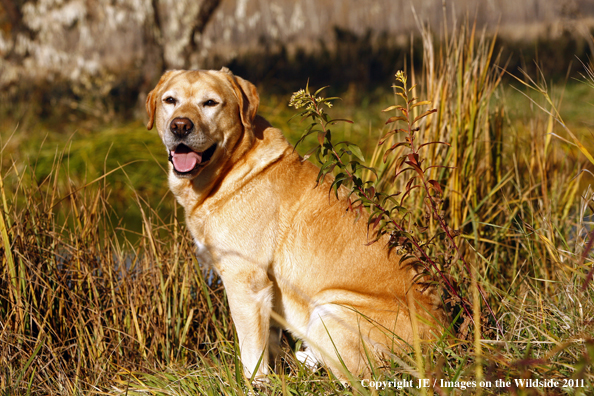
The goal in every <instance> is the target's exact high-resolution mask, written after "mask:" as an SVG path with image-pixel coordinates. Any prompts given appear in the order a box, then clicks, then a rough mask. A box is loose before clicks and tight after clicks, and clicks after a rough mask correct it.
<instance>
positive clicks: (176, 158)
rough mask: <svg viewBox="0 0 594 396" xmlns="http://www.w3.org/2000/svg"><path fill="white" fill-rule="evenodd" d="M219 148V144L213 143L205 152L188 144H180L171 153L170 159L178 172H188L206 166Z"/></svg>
mask: <svg viewBox="0 0 594 396" xmlns="http://www.w3.org/2000/svg"><path fill="white" fill-rule="evenodd" d="M216 148H217V144H216V143H215V144H213V145H212V146H210V147H209V148H208V149H206V150H205V151H203V152H197V151H194V150H192V149H191V148H189V147H188V146H186V145H185V144H180V145H179V146H177V147H176V149H175V150H171V152H170V153H169V161H171V163H172V164H173V168H174V169H175V171H176V172H177V173H180V174H187V173H191V172H192V171H193V170H195V169H197V168H200V167H205V166H206V165H207V164H208V162H209V161H210V159H211V158H212V155H213V154H214V152H215V150H216Z"/></svg>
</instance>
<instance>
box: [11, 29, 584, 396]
mask: <svg viewBox="0 0 594 396" xmlns="http://www.w3.org/2000/svg"><path fill="white" fill-rule="evenodd" d="M494 40H495V39H487V38H485V36H483V35H481V34H479V33H477V32H476V31H475V29H474V28H472V27H464V28H460V29H459V30H456V31H452V32H449V35H447V36H446V41H445V42H444V43H442V44H441V45H437V44H436V43H435V39H434V37H433V36H432V35H431V34H430V33H429V32H427V31H425V32H424V34H423V54H424V55H423V59H424V61H423V64H422V65H420V66H421V67H420V68H418V69H415V68H414V67H411V70H410V71H409V76H410V79H411V80H412V83H413V84H415V83H416V84H417V87H416V88H415V91H413V94H414V96H416V97H419V98H422V99H428V100H430V101H431V102H432V106H433V107H434V108H435V109H436V110H437V112H436V113H435V114H433V115H431V116H428V117H426V118H425V119H424V121H423V122H422V123H421V124H420V127H421V129H420V130H419V132H418V139H419V140H420V141H422V142H433V141H441V142H447V143H448V144H449V145H450V146H449V147H448V146H445V145H428V146H426V148H425V149H424V150H425V151H424V152H423V155H424V156H425V158H427V163H429V164H432V165H441V166H444V167H441V168H432V169H431V170H429V171H428V172H430V175H431V178H433V179H435V180H437V181H438V182H439V183H440V185H441V186H442V187H443V189H444V192H443V199H444V200H443V203H442V205H441V207H440V208H441V211H440V213H441V215H442V216H443V218H444V219H445V220H446V221H447V222H448V224H450V226H451V227H452V228H453V229H456V230H458V231H459V234H458V235H457V237H456V238H457V239H456V241H457V243H458V244H459V245H460V246H463V248H462V249H461V250H459V251H458V252H453V251H451V250H449V249H448V247H447V246H448V245H447V244H445V242H443V241H445V239H444V238H443V237H438V238H436V239H434V241H435V243H434V244H433V245H432V247H431V250H430V253H431V254H432V255H433V256H435V257H448V261H447V262H448V263H449V264H448V265H447V266H444V267H443V270H444V272H445V274H446V276H447V277H448V279H449V280H451V282H452V283H453V284H454V285H455V287H456V289H457V291H458V293H459V294H460V296H461V297H462V298H463V299H465V300H467V301H469V304H470V306H471V307H472V308H473V315H472V318H471V317H469V316H468V315H466V314H464V313H461V312H462V311H461V310H460V305H461V301H460V300H458V299H456V298H455V297H450V301H449V302H448V304H447V306H448V307H450V308H451V309H452V311H451V316H452V322H453V323H454V326H453V327H452V329H451V331H450V337H449V338H444V339H443V340H440V341H438V342H436V343H435V344H432V345H423V346H422V349H423V353H422V356H420V355H421V354H420V353H418V351H419V350H420V349H421V346H418V347H417V348H415V349H416V350H417V352H416V353H414V352H410V353H408V354H404V355H401V356H398V357H394V359H393V360H392V361H388V362H385V367H382V368H378V370H377V371H376V373H377V375H378V376H379V377H380V378H383V379H392V380H402V379H407V380H411V379H414V378H415V375H418V373H419V371H420V370H421V368H422V370H423V372H424V375H425V377H427V378H429V379H431V383H432V384H433V380H435V381H436V382H435V383H436V386H435V387H434V388H433V391H434V392H436V393H438V394H458V393H459V392H461V388H460V386H458V387H448V386H447V384H446V385H445V386H444V385H443V384H442V382H441V381H440V380H442V379H443V380H445V381H449V382H452V383H455V382H456V381H458V382H460V381H472V380H475V381H480V380H481V378H483V379H484V380H485V381H491V382H492V383H493V384H494V382H495V381H496V380H498V379H501V380H506V381H511V383H512V384H511V385H510V387H509V388H504V387H500V388H495V387H494V386H493V387H490V388H488V387H485V388H482V392H483V394H490V393H506V392H515V393H517V394H539V393H547V392H549V391H550V392H551V393H553V392H559V393H560V392H567V393H570V394H580V393H582V394H588V393H591V392H592V390H593V385H592V381H593V380H594V376H593V373H592V367H591V366H592V361H594V341H593V338H594V337H593V333H594V328H593V323H594V319H593V318H594V298H593V297H594V295H593V293H594V284H593V282H591V281H590V280H589V279H588V274H589V273H590V270H591V268H592V264H593V255H592V252H591V250H590V249H589V247H588V243H589V241H590V240H591V238H592V231H591V230H592V224H591V216H592V213H593V211H594V210H593V209H594V202H593V199H594V193H593V192H592V189H590V188H588V187H587V186H586V184H587V180H588V179H586V178H587V177H589V176H588V175H589V174H588V173H587V172H582V173H580V171H581V169H582V167H583V166H584V164H585V163H586V158H585V157H584V156H583V155H582V154H580V152H579V151H576V150H575V149H572V146H571V145H569V144H567V143H565V142H564V141H563V140H560V139H557V138H555V137H554V135H552V133H554V134H557V135H558V136H560V137H563V138H565V139H566V138H568V137H569V138H571V136H567V135H566V134H567V130H565V129H564V128H563V127H559V123H558V122H557V121H556V118H558V113H557V111H556V110H555V109H556V108H558V107H559V103H558V101H557V100H556V99H551V98H550V97H549V96H542V94H543V93H547V92H548V91H547V90H546V89H541V90H539V91H538V92H537V93H539V94H540V95H541V96H540V97H538V96H537V97H535V98H533V100H534V104H537V105H539V106H541V107H543V108H544V109H545V110H547V112H542V111H540V110H539V109H538V108H536V110H537V111H536V112H534V113H531V114H527V115H525V116H524V117H522V118H521V119H520V121H521V122H514V121H512V120H511V119H510V117H509V114H510V112H512V110H513V109H510V108H509V107H508V103H507V102H506V101H505V98H504V96H503V95H504V90H503V89H502V87H501V83H502V81H503V73H504V72H503V71H502V69H501V68H498V67H497V66H496V64H497V63H498V57H497V54H496V53H494V48H495V46H494V42H495V41H494ZM501 66H503V65H501ZM588 67H589V68H588V69H586V70H587V72H586V74H585V77H586V78H587V79H590V80H591V75H590V74H589V72H588V70H591V67H590V66H588ZM590 80H588V81H590ZM524 81H525V82H526V83H527V84H531V85H534V84H537V85H538V87H540V88H546V86H545V85H544V80H537V81H536V82H535V83H534V84H533V83H532V82H530V80H528V79H526V80H524ZM591 82H592V83H593V84H594V81H591ZM518 85H519V87H520V88H522V87H523V85H522V84H520V83H518ZM526 100H528V99H526ZM263 115H264V116H266V114H263ZM384 132H386V131H384ZM352 138H353V140H356V139H357V137H356V136H352ZM576 138H577V139H578V140H579V141H581V142H582V143H583V144H584V147H585V148H586V150H590V152H591V148H590V147H589V146H588V142H587V141H586V140H585V139H584V138H583V137H580V136H576ZM155 139H156V137H155ZM358 139H360V141H363V140H364V139H365V137H359V138H358ZM574 143H575V142H574ZM388 144H389V143H388V142H387V143H385V144H384V145H383V146H382V147H385V146H388ZM2 155H3V156H8V153H4V152H3V153H2ZM70 155H71V156H72V155H73V154H70ZM121 155H122V156H125V155H126V152H125V151H124V152H121ZM64 158H65V156H64V155H62V154H60V155H57V156H56V157H55V160H54V163H53V164H52V165H51V166H48V167H46V168H48V169H51V171H49V172H43V174H39V172H38V171H36V169H35V168H34V167H33V168H32V167H28V166H22V164H18V165H17V164H14V163H10V162H8V161H1V163H2V164H5V165H4V166H3V168H2V169H1V173H0V183H2V184H0V205H1V210H0V238H1V240H0V242H1V243H0V260H1V267H0V389H1V390H2V391H1V392H2V394H3V395H12V394H92V393H101V394H105V393H112V394H141V393H143V394H144V393H151V394H162V395H170V394H213V395H214V394H246V393H248V392H250V391H252V389H251V386H250V384H249V381H246V380H245V379H244V378H243V376H242V374H241V368H240V363H239V361H238V358H237V346H236V345H234V332H233V326H232V323H231V318H230V315H229V311H228V307H227V303H226V300H225V295H224V290H223V289H222V286H221V285H220V284H219V283H218V282H217V279H216V278H212V279H211V278H210V274H209V273H208V272H205V270H204V269H203V268H202V267H201V266H200V263H198V262H197V261H196V258H195V257H194V255H193V245H192V241H191V238H190V237H189V235H188V233H187V231H186V229H185V227H184V224H183V221H181V220H180V218H178V216H177V215H178V210H174V211H173V214H171V215H170V216H169V217H167V218H161V217H160V214H159V212H158V211H156V210H155V209H154V208H151V207H149V206H148V205H147V204H146V203H145V202H144V201H143V199H142V192H141V191H135V190H134V189H133V188H131V187H127V188H129V190H128V191H129V193H128V194H129V197H133V198H134V199H133V200H132V201H133V202H134V208H135V210H138V211H139V212H140V214H141V216H140V218H141V221H140V223H141V224H140V226H139V227H138V228H137V230H136V234H135V237H133V238H132V237H130V235H131V233H130V231H129V230H126V229H124V227H123V226H122V222H121V216H122V213H119V212H118V211H117V210H115V209H114V207H113V206H112V204H111V202H112V201H111V194H112V185H110V184H109V183H107V180H108V175H107V174H108V173H109V172H110V171H112V170H115V171H116V172H121V173H122V174H123V175H126V174H127V173H126V172H128V171H127V168H126V167H123V168H121V169H120V168H119V167H120V165H118V163H111V164H110V165H109V166H106V167H105V169H104V171H103V175H104V176H101V175H99V176H97V177H95V176H93V177H90V180H91V181H90V182H88V181H85V180H81V179H80V178H76V177H72V172H74V168H72V167H69V166H68V161H67V160H66V159H64ZM7 163H8V165H6V164H7ZM121 163H122V164H124V163H126V161H122V162H121ZM370 163H371V164H373V165H375V166H376V167H377V168H378V169H380V172H379V176H378V179H377V180H376V182H378V184H377V185H379V186H383V187H382V188H384V189H385V190H387V191H398V190H401V189H402V188H403V184H399V183H401V181H400V179H396V181H395V182H392V180H391V176H393V174H394V162H393V161H390V160H388V161H386V162H385V163H384V162H383V151H382V148H381V147H380V148H378V149H377V150H376V152H375V153H373V155H372V159H371V161H370ZM140 172H142V171H140ZM134 177H136V176H134V175H131V176H130V179H133V178H134ZM367 177H370V178H371V177H372V176H371V174H368V175H367ZM402 183H404V185H405V183H406V182H402ZM124 184H125V183H124ZM129 184H130V185H135V183H129ZM390 189H392V190H390ZM415 194H417V193H414V194H411V195H410V199H409V200H408V205H409V207H410V212H411V213H412V214H414V216H416V217H413V218H411V223H414V222H419V223H420V222H421V221H425V217H424V216H425V209H424V207H423V205H422V203H423V196H422V194H421V193H419V194H418V195H415ZM179 214H180V215H181V212H179ZM437 231H439V227H438V225H437V224H435V223H434V222H431V220H429V234H426V235H434V234H436V233H437ZM420 236H421V237H423V235H420ZM461 257H463V258H464V259H465V260H466V261H467V262H468V263H470V266H471V269H472V273H474V274H475V275H474V276H471V275H472V273H469V272H468V271H467V269H466V268H465V266H464V265H463V263H462V262H461V260H460V258H461ZM479 288H480V289H482V290H484V292H485V296H486V302H487V303H488V305H489V306H490V307H491V308H492V310H493V314H491V313H490V312H489V311H488V309H487V305H486V304H485V301H484V300H481V299H479V298H478V290H479ZM495 318H496V319H497V321H498V322H499V324H500V327H501V330H498V329H497V327H496V323H495ZM473 323H474V325H473ZM283 343H284V346H285V348H284V352H285V353H284V355H283V360H282V362H281V363H280V364H279V365H278V367H277V370H276V373H277V374H272V375H271V383H270V385H269V388H268V392H269V393H271V394H283V395H288V394H307V393H310V394H333V393H339V394H349V393H353V392H355V391H353V390H351V389H346V390H345V389H343V388H342V385H340V383H339V382H336V381H334V380H333V377H332V375H331V374H330V373H327V372H326V371H325V370H321V371H319V372H316V373H311V372H309V371H307V370H306V369H305V368H304V367H303V366H302V365H300V364H299V363H297V362H296V361H295V359H294V357H293V353H292V350H296V349H298V348H299V347H300V343H299V342H296V343H295V341H294V340H292V339H290V338H288V337H285V338H284V341H283ZM526 378H532V379H557V380H561V381H562V380H564V379H584V380H585V382H584V388H575V387H573V388H567V389H552V390H543V391H541V390H539V389H530V388H526V389H522V388H517V386H516V384H515V382H514V379H526ZM415 381H416V379H415ZM353 385H354V389H355V390H358V392H360V393H362V394H366V393H369V394H371V393H372V392H373V390H370V389H367V388H363V387H362V386H361V384H359V383H354V384H353ZM408 391H409V392H411V393H413V390H412V389H408ZM476 391H477V389H476V388H473V389H467V390H464V392H469V393H476ZM382 392H384V393H385V394H397V393H398V392H399V391H398V389H396V388H391V389H387V390H384V391H382Z"/></svg>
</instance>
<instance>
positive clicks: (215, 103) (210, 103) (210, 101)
mask: <svg viewBox="0 0 594 396" xmlns="http://www.w3.org/2000/svg"><path fill="white" fill-rule="evenodd" d="M218 104H219V102H217V101H215V100H212V99H208V100H207V101H206V102H204V106H205V107H212V106H216V105H218Z"/></svg>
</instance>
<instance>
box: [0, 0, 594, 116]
mask: <svg viewBox="0 0 594 396" xmlns="http://www.w3.org/2000/svg"><path fill="white" fill-rule="evenodd" d="M464 22H470V23H476V27H477V29H479V30H482V29H485V30H486V31H487V32H488V33H489V34H491V35H493V34H495V33H498V35H499V40H498V41H497V45H498V46H499V47H500V48H498V50H501V51H503V56H502V59H503V61H504V62H505V63H506V64H507V69H508V70H509V71H511V72H516V69H517V67H519V66H522V65H524V66H525V67H526V68H528V69H529V70H534V67H535V65H536V64H539V65H540V67H542V69H543V71H544V73H545V74H546V75H547V76H550V77H559V76H564V75H565V74H566V73H567V71H568V70H576V69H577V68H579V62H576V57H579V58H580V59H582V60H584V59H587V57H588V54H589V53H591V52H592V47H593V43H592V41H591V40H589V39H588V38H589V35H590V32H591V31H592V29H593V28H594V2H592V1H591V0H560V1H553V0H523V1H517V0H488V1H470V0H447V1H446V0H417V1H414V2H411V1H410V0H375V1H361V0H357V1H355V0H274V1H262V0H198V1H196V0H150V1H149V0H117V1H113V0H86V1H83V0H37V1H25V0H1V1H0V91H1V95H2V96H1V100H2V102H6V101H23V100H25V101H27V102H31V101H33V102H40V103H39V105H40V109H38V111H41V115H42V116H43V115H47V113H49V112H52V111H56V110H58V107H60V106H66V108H67V109H68V110H69V111H72V110H74V111H78V112H81V113H88V115H92V116H100V117H103V118H108V119H109V118H111V117H112V116H113V115H114V114H112V113H111V112H117V113H121V112H122V111H127V110H129V109H130V108H131V104H136V103H137V102H142V101H143V99H144V96H145V95H146V93H147V92H148V91H149V90H150V89H151V87H152V86H154V84H155V81H156V80H157V79H158V77H159V76H160V74H161V73H162V72H163V71H164V70H166V69H175V68H191V69H196V68H220V67H221V66H229V67H230V68H231V69H232V71H234V72H235V73H236V74H238V75H242V76H244V77H246V78H248V79H250V80H252V81H253V82H255V83H256V84H264V85H268V86H269V87H276V88H278V89H279V90H281V91H288V90H291V89H296V88H298V87H300V86H301V85H304V83H305V81H306V80H307V79H308V78H309V79H310V80H311V81H312V82H313V83H318V82H321V83H323V84H330V85H333V86H335V85H337V84H338V85H339V86H341V87H342V86H348V85H349V84H353V83H355V84H356V85H357V86H358V87H364V88H365V89H367V88H369V87H370V86H372V85H376V84H384V85H385V84H390V82H391V81H392V78H393V74H394V72H395V71H396V70H398V69H401V68H403V67H404V64H405V59H406V58H407V56H408V57H409V61H410V57H414V56H415V52H414V51H412V52H411V42H413V41H414V40H415V38H418V37H419V34H420V30H421V27H422V26H429V27H430V29H432V31H433V32H434V34H435V40H439V39H440V38H441V39H444V36H445V35H447V32H448V29H450V32H451V29H452V26H456V25H460V24H462V23H464ZM416 48H417V55H418V53H419V51H418V50H419V49H420V46H418V45H417V46H416ZM496 52H497V51H496ZM535 62H536V63H535ZM419 64H420V63H419V62H417V65H419ZM48 106H49V107H50V108H49V109H48V108H46V107H48ZM106 112H107V113H106Z"/></svg>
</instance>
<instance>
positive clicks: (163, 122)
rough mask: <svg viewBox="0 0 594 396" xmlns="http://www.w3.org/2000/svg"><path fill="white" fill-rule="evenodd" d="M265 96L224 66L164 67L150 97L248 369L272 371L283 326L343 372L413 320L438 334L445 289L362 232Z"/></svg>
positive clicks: (366, 365) (409, 337) (172, 182)
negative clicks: (262, 100) (270, 111)
mask: <svg viewBox="0 0 594 396" xmlns="http://www.w3.org/2000/svg"><path fill="white" fill-rule="evenodd" d="M258 105H259V96H258V92H257V90H256V88H255V86H254V85H253V84H251V83H250V82H248V81H246V80H244V79H242V78H240V77H238V76H235V75H233V74H232V73H231V72H230V71H229V70H228V69H226V68H223V69H222V70H220V71H213V70H208V71H205V70H195V71H181V70H174V71H167V72H166V73H165V74H164V75H163V76H162V77H161V79H160V81H159V82H158V84H157V86H156V87H155V88H154V89H153V90H152V91H151V92H150V93H149V95H148V97H147V100H146V109H147V112H148V117H149V121H148V124H147V128H148V129H149V130H150V129H152V127H153V126H156V128H157V130H158V132H159V136H160V138H161V139H162V141H163V143H164V145H165V147H166V150H167V154H168V157H169V178H168V180H169V187H170V189H171V191H172V192H173V194H174V195H175V197H176V199H177V201H178V202H179V203H180V204H181V205H182V206H183V207H184V209H185V217H186V222H187V226H188V229H189V230H190V232H191V234H192V236H193V238H194V240H195V242H196V246H197V254H198V257H199V259H200V260H201V262H202V263H206V264H208V265H210V266H212V268H214V269H215V270H216V272H217V273H218V274H219V275H220V278H221V279H222V281H223V284H224V287H225V289H226V292H227V296H228V302H229V307H230V310H231V316H232V318H233V322H234V324H235V328H236V331H237V338H238V341H239V350H240V355H241V362H242V364H243V368H244V374H245V375H246V377H247V378H253V379H255V381H266V377H267V374H268V373H269V370H270V368H269V347H270V351H271V352H272V350H273V349H274V344H276V343H277V342H278V338H279V337H278V332H274V331H272V330H271V329H276V328H279V327H284V328H285V329H287V330H288V331H289V332H291V333H292V334H293V335H295V336H296V337H299V338H302V339H303V340H305V343H304V344H306V345H307V348H306V349H305V351H300V352H298V354H297V358H298V359H299V360H301V361H302V362H304V363H306V364H307V365H308V366H310V367H312V368H313V367H316V365H317V364H325V365H326V366H327V367H328V368H330V370H331V371H332V372H333V373H334V374H335V375H336V376H337V377H338V378H339V379H341V380H344V381H346V379H347V376H348V373H345V371H344V367H346V368H347V369H348V371H350V373H351V374H352V375H356V376H369V375H370V363H372V362H373V361H376V362H377V360H378V359H380V358H381V357H382V356H386V355H387V354H389V353H390V351H391V350H393V349H394V347H396V346H399V345H400V346H402V347H406V345H410V343H411V342H412V341H413V338H414V334H413V333H414V332H415V331H417V332H418V336H419V337H420V338H422V339H426V338H429V337H439V334H440V330H439V329H440V324H441V323H443V319H444V313H443V310H442V308H441V303H440V297H439V294H438V292H437V291H436V290H434V289H433V288H429V289H426V288H422V287H421V286H419V285H417V284H415V282H414V276H415V271H414V270H412V269H411V268H410V266H408V267H407V266H406V265H403V263H401V262H400V261H401V260H400V258H401V257H400V256H398V255H397V254H396V253H395V252H394V251H393V250H392V251H390V250H389V249H387V248H386V245H387V240H386V239H385V238H384V239H382V240H380V241H379V242H376V243H374V244H371V245H370V244H368V243H367V242H368V228H367V222H366V221H355V219H356V214H355V213H353V211H349V210H347V208H348V205H347V198H348V192H347V191H346V189H344V188H341V189H339V190H338V191H339V193H338V198H337V197H336V196H335V195H334V194H331V193H330V191H329V190H330V184H329V183H331V181H330V176H328V177H327V178H326V180H325V181H323V182H322V183H320V184H319V185H316V177H317V175H318V172H319V168H318V167H316V166H315V165H314V164H312V163H310V162H307V161H304V160H303V159H302V158H301V157H300V156H299V155H298V154H297V153H296V152H295V150H294V148H293V146H291V145H290V144H289V142H288V141H287V139H286V138H285V137H284V135H283V134H282V132H281V131H280V130H278V129H276V128H273V127H272V126H271V125H270V124H269V123H268V122H267V121H266V120H265V119H264V118H262V117H261V116H259V115H257V110H258ZM386 238H388V237H386ZM411 301H414V302H413V303H412V304H413V306H414V307H415V308H414V311H416V312H417V316H418V318H419V320H418V321H411V313H410V312H413V310H412V309H411V310H410V312H409V307H410V308H412V307H411V305H410V304H411ZM417 323H418V325H417ZM271 344H273V345H271Z"/></svg>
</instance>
